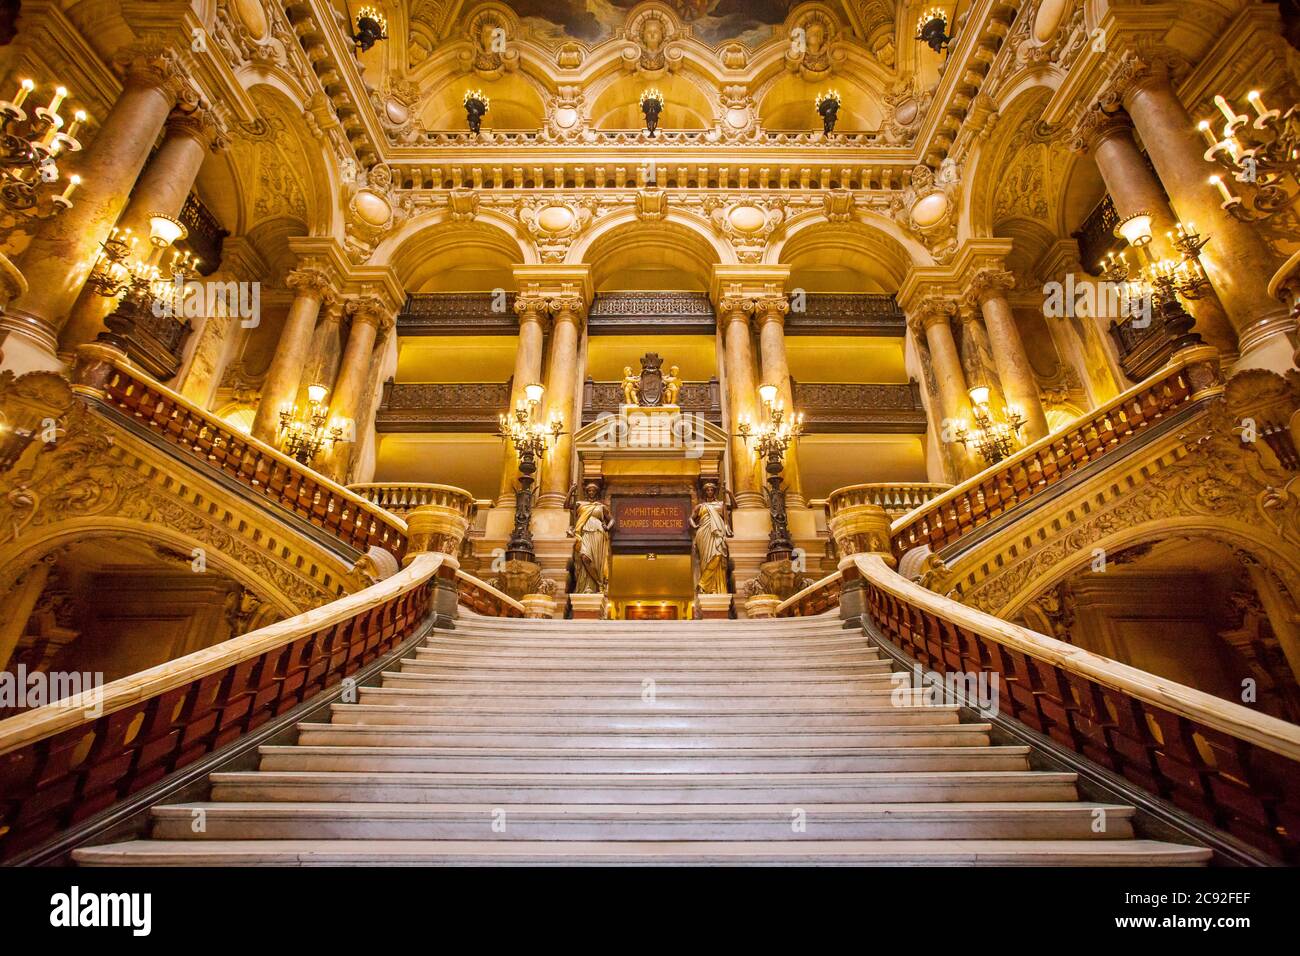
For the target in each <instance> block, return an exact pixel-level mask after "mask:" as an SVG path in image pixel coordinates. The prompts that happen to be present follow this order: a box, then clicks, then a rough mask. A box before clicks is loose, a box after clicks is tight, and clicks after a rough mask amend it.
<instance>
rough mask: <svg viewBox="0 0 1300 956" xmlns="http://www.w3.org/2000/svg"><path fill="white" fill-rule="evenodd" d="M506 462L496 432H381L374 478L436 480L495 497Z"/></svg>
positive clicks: (479, 494) (475, 493) (386, 479)
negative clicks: (394, 433)
mask: <svg viewBox="0 0 1300 956" xmlns="http://www.w3.org/2000/svg"><path fill="white" fill-rule="evenodd" d="M504 462H505V449H504V446H503V445H502V443H501V439H500V438H497V437H496V436H495V435H473V434H466V433H461V432H454V433H450V432H435V433H429V434H413V435H405V434H401V435H393V434H388V435H380V436H379V448H378V451H377V453H376V455H375V477H374V480H375V481H421V482H434V483H436V484H440V485H454V486H455V487H457V488H464V489H465V490H466V491H468V492H469V493H470V494H472V495H473V496H474V497H475V498H495V497H496V496H497V492H498V491H500V490H501V469H502V467H503V465H504Z"/></svg>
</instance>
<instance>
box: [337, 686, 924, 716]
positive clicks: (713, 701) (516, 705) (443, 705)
mask: <svg viewBox="0 0 1300 956" xmlns="http://www.w3.org/2000/svg"><path fill="white" fill-rule="evenodd" d="M906 693H907V694H909V695H912V696H913V697H917V696H919V695H914V694H912V691H911V690H906ZM358 697H359V700H360V702H361V703H362V704H365V705H373V706H377V707H398V708H404V707H406V706H408V705H410V706H413V707H425V708H438V709H441V710H444V711H447V710H451V711H456V712H457V713H469V712H473V711H475V710H480V709H483V708H493V709H504V708H507V707H508V708H509V709H510V710H512V711H514V712H516V713H534V714H550V713H555V714H585V713H591V712H598V713H629V712H630V713H646V714H651V713H679V712H684V713H691V712H699V711H705V712H712V713H718V714H770V713H784V714H794V713H804V712H806V711H812V712H815V713H831V712H836V711H855V712H856V711H872V710H875V711H883V712H886V713H887V712H891V711H895V710H901V709H903V708H902V707H900V706H898V705H896V704H895V699H896V698H895V692H894V691H893V690H892V689H890V688H881V689H880V690H853V691H836V692H830V693H825V694H800V695H794V694H782V695H780V696H768V695H761V696H758V697H713V696H710V695H707V694H701V695H695V696H686V695H681V694H660V693H656V694H655V696H654V699H653V700H646V699H643V698H642V696H641V695H640V694H639V693H638V694H543V693H530V694H528V695H522V694H519V695H515V696H512V697H508V698H503V697H502V696H500V695H498V694H493V693H491V692H481V693H476V694H456V693H446V692H441V691H437V690H426V689H424V688H413V689H411V688H405V687H362V688H360V690H359V695H358ZM922 699H923V698H922Z"/></svg>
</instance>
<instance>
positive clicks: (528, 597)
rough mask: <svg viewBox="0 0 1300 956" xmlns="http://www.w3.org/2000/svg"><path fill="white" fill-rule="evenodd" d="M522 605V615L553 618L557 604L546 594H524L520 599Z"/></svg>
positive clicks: (542, 618)
mask: <svg viewBox="0 0 1300 956" xmlns="http://www.w3.org/2000/svg"><path fill="white" fill-rule="evenodd" d="M520 603H521V604H522V605H523V606H524V617H527V618H533V619H537V620H545V619H548V618H554V617H555V612H556V610H557V609H558V608H559V604H558V603H557V602H556V600H555V598H553V597H551V596H550V595H548V594H525V595H524V596H523V598H522V599H521V600H520Z"/></svg>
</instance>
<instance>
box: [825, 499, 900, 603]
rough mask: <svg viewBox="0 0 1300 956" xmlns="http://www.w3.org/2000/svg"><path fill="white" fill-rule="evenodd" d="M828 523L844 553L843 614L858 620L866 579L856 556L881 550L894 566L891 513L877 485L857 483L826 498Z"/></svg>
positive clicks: (842, 572) (881, 553)
mask: <svg viewBox="0 0 1300 956" xmlns="http://www.w3.org/2000/svg"><path fill="white" fill-rule="evenodd" d="M826 512H827V515H828V519H827V525H828V527H829V528H830V532H831V537H832V538H834V539H835V546H836V547H837V548H838V549H839V554H840V565H839V568H840V572H841V574H842V575H843V584H842V586H841V591H840V617H841V618H842V619H843V620H845V621H850V622H853V623H855V624H856V623H857V622H858V621H860V620H861V618H862V610H863V601H862V580H861V578H860V577H859V576H858V574H857V573H856V568H857V564H856V556H857V555H861V554H878V555H880V556H881V557H882V558H884V559H885V561H887V562H888V563H889V564H890V565H891V566H893V564H894V563H895V562H894V558H893V555H892V554H890V549H889V524H890V519H889V514H888V513H887V512H886V511H885V509H884V508H882V507H881V506H880V505H879V504H877V503H876V500H875V489H871V488H867V487H864V486H862V485H857V486H853V487H849V488H840V489H839V490H837V491H833V492H831V496H830V498H828V499H827V502H826Z"/></svg>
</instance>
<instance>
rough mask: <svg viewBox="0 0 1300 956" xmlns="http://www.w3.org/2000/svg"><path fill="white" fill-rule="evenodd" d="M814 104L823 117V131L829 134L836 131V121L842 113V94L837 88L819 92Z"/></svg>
mask: <svg viewBox="0 0 1300 956" xmlns="http://www.w3.org/2000/svg"><path fill="white" fill-rule="evenodd" d="M813 106H815V107H816V108H817V112H818V113H819V114H821V118H822V132H823V133H825V134H826V135H827V136H829V135H830V134H831V133H833V132H835V121H836V120H837V119H838V118H839V115H840V94H839V93H838V92H837V91H835V90H826V91H825V92H823V93H818V94H817V98H816V99H815V100H813Z"/></svg>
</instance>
